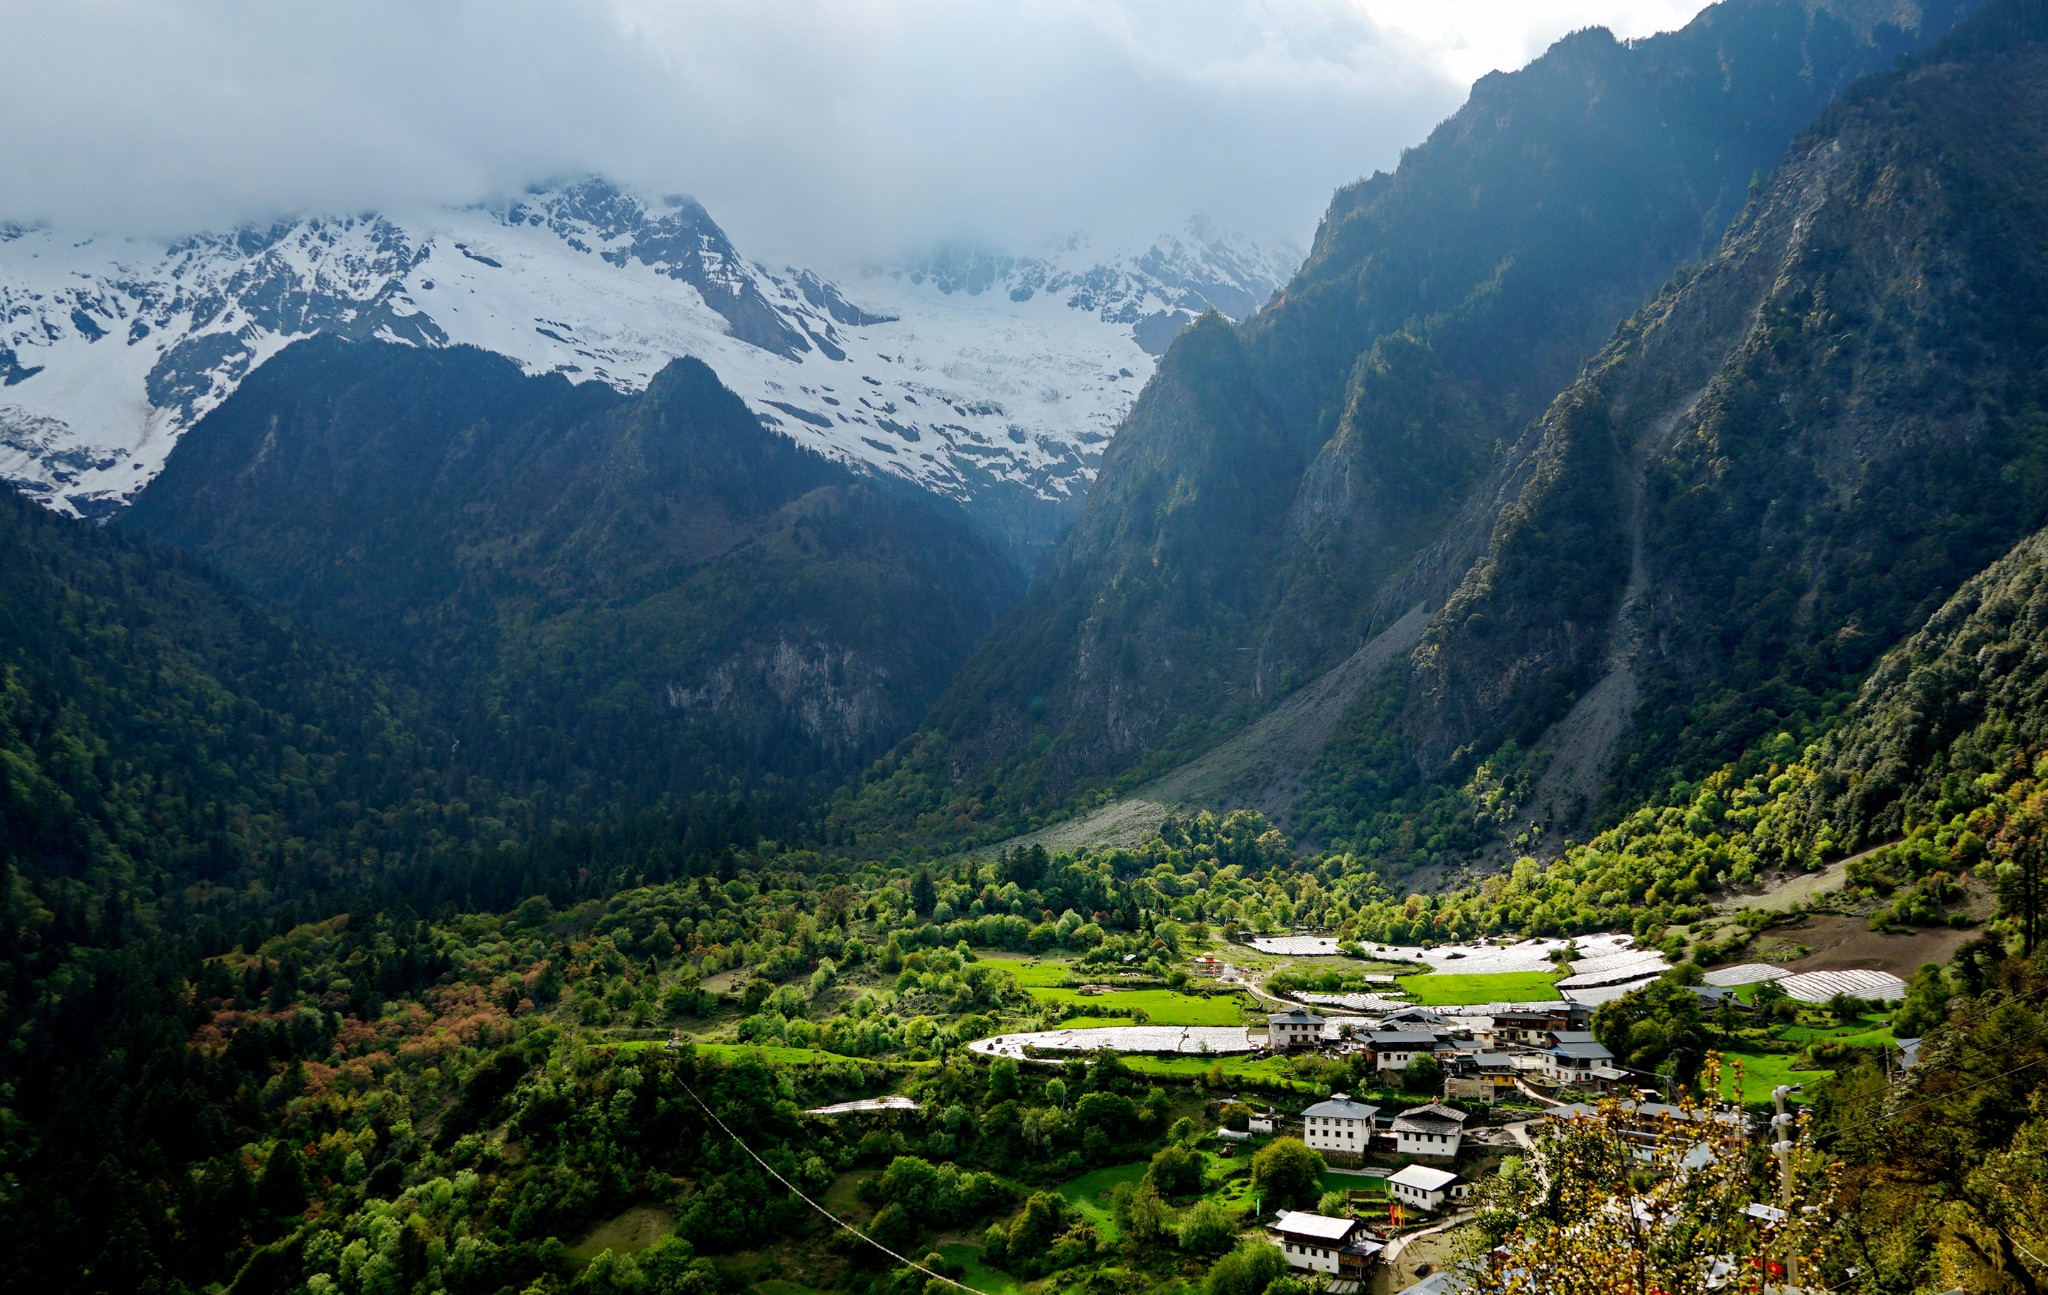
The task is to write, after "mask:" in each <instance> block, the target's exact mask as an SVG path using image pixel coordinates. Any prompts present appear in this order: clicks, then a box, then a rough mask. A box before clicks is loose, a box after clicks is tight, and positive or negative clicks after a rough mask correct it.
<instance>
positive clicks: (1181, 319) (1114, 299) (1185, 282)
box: [887, 223, 1301, 356]
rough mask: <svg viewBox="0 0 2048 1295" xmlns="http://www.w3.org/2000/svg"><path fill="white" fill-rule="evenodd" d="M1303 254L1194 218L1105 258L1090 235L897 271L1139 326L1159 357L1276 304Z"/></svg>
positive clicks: (941, 256)
mask: <svg viewBox="0 0 2048 1295" xmlns="http://www.w3.org/2000/svg"><path fill="white" fill-rule="evenodd" d="M1300 260H1301V258H1300V257H1299V255H1297V254H1295V253H1293V252H1292V251H1291V250H1288V249H1270V248H1263V247H1260V246H1259V245H1257V244H1255V243H1253V242H1251V241H1250V240H1249V239H1245V238H1242V237H1237V236H1232V235H1225V234H1216V233H1213V232H1211V231H1209V230H1208V229H1207V228H1206V227H1204V226H1203V225H1201V224H1199V223H1191V224H1190V225H1189V227H1188V229H1187V230H1186V231H1185V232H1184V233H1183V234H1181V235H1169V236H1168V237H1166V238H1162V239H1159V240H1158V241H1156V242H1154V243H1151V244H1149V245H1147V246H1145V247H1142V248H1139V249H1136V250H1126V251H1120V252H1109V253H1107V254H1097V253H1096V252H1095V250H1094V249H1093V248H1092V247H1091V246H1090V240H1089V239H1088V238H1086V237H1085V236H1082V235H1076V236H1074V237H1072V238H1070V239H1068V240H1066V242H1065V243H1063V244H1062V245H1060V246H1059V247H1057V248H1054V249H1052V250H1050V251H1048V252H1047V253H1046V254H1044V255H1041V256H1030V257H1014V256H1007V255H1004V254H1002V253H1000V252H992V251H989V250H987V249H984V248H980V247H977V246H974V245H972V244H949V245H946V246H944V247H940V248H937V249H935V250H934V251H932V252H931V253H930V254H929V255H927V256H924V257H922V258H918V259H916V260H914V261H912V262H911V263H909V264H907V265H905V266H902V267H900V268H898V269H894V270H892V271H888V272H887V273H889V274H890V275H891V277H893V278H897V279H901V280H904V281H907V282H909V283H911V284H913V285H917V286H930V287H932V288H935V289H937V290H938V291H939V292H941V293H944V294H947V295H952V294H954V293H964V294H966V295H968V296H978V295H980V294H982V293H985V292H987V293H1000V294H1002V295H1003V296H1006V297H1008V298H1009V299H1010V300H1011V301H1012V302H1020V303H1021V302H1026V301H1030V300H1031V299H1032V298H1034V297H1036V296H1038V295H1040V294H1044V295H1047V296H1051V297H1054V298H1056V299H1058V300H1059V301H1060V302H1061V303H1062V304H1063V305H1065V306H1066V307H1067V308H1068V309H1071V310H1078V311H1084V312H1087V313H1090V314H1093V315H1095V316H1096V317H1097V318H1099V319H1100V320H1101V321H1102V322H1103V323H1105V324H1111V325H1117V326H1122V327H1127V328H1130V329H1131V330H1132V333H1133V336H1134V337H1135V338H1136V340H1137V341H1138V343H1139V344H1140V345H1141V346H1143V347H1144V349H1145V350H1146V351H1147V352H1148V353H1150V354H1152V355H1155V356H1157V355H1163V354H1164V353H1165V351H1166V345H1167V343H1168V342H1170V341H1172V340H1173V336H1174V334H1175V333H1177V332H1179V331H1180V329H1181V328H1182V327H1183V326H1185V325H1186V324H1187V323H1188V322H1189V321H1190V320H1192V319H1194V318H1195V317H1196V316H1197V315H1200V314H1201V313H1202V312H1204V311H1206V310H1220V311H1222V312H1223V313H1224V314H1226V315H1228V316H1230V317H1231V318H1232V319H1242V318H1244V317H1245V316H1246V315H1249V314H1251V313H1252V312H1253V311H1255V310H1257V309H1258V308H1259V307H1260V306H1263V305H1264V304H1266V299H1267V298H1269V297H1271V296H1272V295H1273V292H1274V290H1275V289H1276V288H1277V287H1278V286H1279V285H1280V284H1282V283H1285V282H1286V281H1287V278H1288V276H1290V275H1292V274H1293V273H1294V270H1295V267H1296V266H1297V265H1298V264H1299V263H1300Z"/></svg>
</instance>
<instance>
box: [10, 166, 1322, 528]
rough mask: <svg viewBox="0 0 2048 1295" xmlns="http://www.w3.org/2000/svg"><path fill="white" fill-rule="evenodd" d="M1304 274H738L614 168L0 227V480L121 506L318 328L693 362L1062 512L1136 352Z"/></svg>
mask: <svg viewBox="0 0 2048 1295" xmlns="http://www.w3.org/2000/svg"><path fill="white" fill-rule="evenodd" d="M1294 259H1295V258H1294V257H1293V256H1292V254H1290V253H1286V252H1279V253H1274V252H1268V251H1265V250H1263V249H1260V248H1257V247H1255V246H1253V245H1250V244H1248V243H1246V242H1245V241H1244V240H1242V239H1235V238H1229V237H1223V236H1217V235H1211V234H1208V233H1206V232H1200V231H1194V230H1191V231H1189V232H1188V233H1186V234H1184V235H1181V236H1175V237H1170V238H1165V239H1161V240H1158V241H1157V242H1155V243H1153V244H1152V245H1150V246H1148V247H1145V248H1140V249H1135V250H1133V249H1091V248H1089V247H1088V246H1087V245H1086V244H1085V242H1082V241H1081V240H1069V241H1068V242H1067V243H1065V244H1062V245H1061V246H1060V247H1059V248H1057V249H1055V250H1054V252H1053V253H1052V254H1050V255H1048V256H1046V257H1038V258H1011V257H994V256H989V255H986V254H982V253H975V252H967V251H960V250H953V251H950V252H946V253H943V254H937V255H934V256H931V257H928V258H926V259H924V260H922V261H920V262H917V263H914V264H910V265H906V266H896V267H866V268H864V269H863V270H861V271H857V272H855V273H853V274H852V275H850V276H846V277H845V279H844V282H843V287H842V285H841V284H835V283H834V282H832V281H828V280H827V279H825V278H823V277H821V276H820V275H818V274H816V273H813V272H811V271H808V270H797V269H784V270H770V269H769V268H767V267H765V266H763V265H760V264H758V263H756V262H754V261H751V260H749V259H747V258H746V257H744V256H743V255H742V254H741V253H740V252H739V250H738V249H737V248H736V247H734V245H733V244H732V242H731V241H730V240H729V239H728V238H727V236H726V234H725V232H724V231H723V230H721V229H720V228H719V227H718V226H717V224H716V223H714V222H713V221H712V219H711V217H710V215H709V214H708V213H706V212H705V211H704V209H703V208H702V207H700V206H698V205H697V204H696V203H694V202H690V201H689V200H687V199H682V198H663V199H649V198H645V197H642V196H638V195H632V194H627V193H624V192H622V191H620V190H618V189H616V188H614V187H613V186H611V185H609V184H607V183H605V182H604V181H601V180H586V181H582V182H580V183H577V184H573V185H568V186H563V187H557V188H550V189H543V190H537V191H534V192H531V193H528V194H526V195H524V196H523V197H522V198H521V199H519V200H518V201H516V202H512V203H506V204H499V205H492V206H477V207H467V208H460V209H448V210H439V211H432V212H425V213H416V214H413V215H409V216H403V217H386V216H381V215H359V216H349V217H343V218H337V219H317V218H309V219H304V220H299V221H295V222H291V223H287V224H280V225H275V226H271V227H268V228H260V229H259V228H253V227H252V228H246V229H241V230H235V231H230V232H228V233H224V234H207V235H201V236H197V237H193V238H187V239H183V240H179V241H177V242H173V243H163V242H152V241H148V240H141V239H132V238H81V237H74V236H71V235H68V234H66V233H65V232H63V231H59V230H53V229H48V228H41V227H37V228H25V227H22V226H0V477H4V478H6V479H7V480H9V481H12V482H14V483H15V484H16V485H18V486H19V487H21V488H22V489H24V490H25V491H26V492H28V493H29V494H31V495H33V496H35V497H37V498H40V499H42V500H43V501H44V502H46V503H48V504H49V505H50V506H52V507H54V508H56V509H58V510H60V511H64V512H69V513H78V514H85V515H105V514H107V513H109V512H112V511H114V510H117V509H118V508H119V507H121V506H122V504H124V503H125V502H126V501H127V500H128V499H129V498H130V497H131V496H132V495H133V494H134V493H135V492H136V491H137V490H139V489H141V488H142V487H143V486H144V485H146V484H147V483H148V482H149V481H150V479H151V478H153V477H154V476H155V475H156V473H157V472H158V471H159V470H161V468H162V466H163V463H164V460H165V458H166V456H167V455H168V454H169V453H170V451H171V448H172V447H173V446H174V445H175V444H176V443H177V439H178V437H179V435H180V434H182V433H183V432H184V431H185V430H186V429H187V428H189V427H191V426H192V425H193V424H194V423H195V422H197V421H198V420H199V419H200V418H202V417H204V416H205V414H206V413H207V412H208V411H209V410H211V409H213V408H214V407H216V406H217V405H219V403H220V402H221V401H222V400H224V399H226V398H227V396H228V395H229V394H231V393H232V392H233V391H234V389H235V387H236V386H237V385H238V384H239V383H240V382H241V381H242V379H244V378H245V377H247V376H248V374H249V373H250V372H252V371H253V370H254V369H255V368H257V367H258V366H259V365H261V364H263V363H264V362H265V361H266V360H268V359H270V358H271V357H272V356H274V355H276V354H277V353H278V352H279V351H280V350H282V349H284V347H286V346H288V345H290V344H291V343H292V342H293V341H296V340H298V339H300V338H303V337H308V336H311V335H313V334H315V333H322V332H326V333H339V334H342V335H345V336H349V337H354V338H360V339H378V340H383V341H387V342H394V343H400V344H405V345H416V346H452V345H470V346H476V347H481V348H483V349H485V350H489V351H494V352H497V353H499V354H502V355H506V356H509V357H511V358H513V359H515V360H517V361H518V362H519V364H520V365H521V366H522V367H523V368H524V369H525V370H526V371H528V372H529V373H561V374H564V375H566V376H568V377H569V378H570V379H571V380H573V381H579V382H581V381H599V382H605V383H609V384H611V385H612V386H615V387H618V388H620V389H622V390H638V389H640V388H643V387H645V386H646V384H647V383H648V381H649V380H650V379H651V378H652V377H653V376H654V374H655V373H657V372H658V371H660V369H661V368H662V367H663V366H664V365H666V364H667V363H668V362H669V361H670V360H672V359H674V358H676V357H678V356H682V355H692V356H696V357H697V358H699V359H701V360H703V361H704V362H705V363H707V364H708V365H710V366H711V368H712V369H713V370H714V371H716V372H717V373H718V375H719V377H720V378H721V379H722V380H723V381H724V382H725V383H726V385H728V386H729V387H731V388H732V389H733V390H734V391H736V392H738V393H739V395H740V396H741V397H742V398H743V399H744V400H746V401H747V402H748V404H749V405H751V406H752V407H753V409H754V410H755V412H756V413H757V414H759V415H760V417H761V419H762V421H763V422H764V423H765V424H766V425H768V426H770V427H772V428H774V429H775V430H777V431H779V432H782V433H784V434H785V435H788V436H790V437H791V438H793V439H795V440H797V441H799V442H802V443H803V444H806V445H809V446H811V447H813V448H814V449H817V450H819V451H820V452H822V453H824V454H826V455H828V456H829V457H832V458H834V459H838V460H840V461H842V462H847V463H851V464H855V465H859V466H861V467H864V468H867V469H870V470H873V471H877V472H884V473H889V474H892V475H895V476H899V477H903V478H906V479H908V480H910V481H913V482H916V483H917V484H919V485H921V486H923V487H925V488H926V489H929V490H931V491H933V492H935V493H937V494H940V495H944V496H947V497H949V498H953V499H956V500H959V501H961V502H963V503H968V504H970V505H971V504H974V503H976V502H979V501H990V502H991V503H992V504H993V505H995V506H998V507H1004V508H1008V509H1011V510H1013V511H1014V510H1016V509H1017V508H1020V507H1022V508H1024V509H1026V510H1030V509H1032V508H1041V509H1042V510H1048V511H1050V512H1051V513H1055V514H1059V513H1064V512H1069V511H1071V509H1072V507H1073V506H1074V505H1075V504H1076V503H1077V502H1078V500H1079V499H1080V497H1081V495H1082V494H1083V493H1085V491H1086V488H1087V485H1088V483H1089V482H1090V481H1091V480H1092V479H1093V477H1094V473H1095V470H1096V467H1097V465H1098V464H1099V463H1100V461H1101V458H1102V451H1103V448H1104V446H1106V445H1107V443H1108V441H1109V438H1110V436H1111V435H1112V433H1113V432H1114V431H1115V429H1116V426H1117V424H1118V422H1119V421H1120V420H1121V418H1122V417H1123V415H1124V413H1125V411H1126V410H1127V409H1128V408H1129V407H1130V405H1131V402H1132V401H1133V400H1134V399H1135V398H1136V396H1137V393H1138V390H1139V388H1140V387H1141V386H1142V385H1143V384H1144V382H1145V380H1146V378H1147V377H1149V376H1150V374H1151V372H1152V368H1153V356H1152V354H1151V353H1150V352H1149V351H1148V349H1147V344H1149V345H1150V346H1151V347H1152V349H1153V350H1158V349H1161V348H1163V344H1164V341H1165V339H1167V338H1169V337H1170V336H1171V335H1172V333H1173V332H1174V331H1176V330H1177V329H1178V328H1179V327H1180V326H1181V325H1182V324H1184V323H1185V322H1186V321H1187V320H1188V319H1191V318H1193V317H1194V315H1195V314H1198V313H1200V312H1201V311H1202V310H1205V309H1209V308H1211V307H1215V308H1219V309H1224V310H1226V311H1227V312H1228V313H1231V314H1234V315H1238V314H1243V313H1245V312H1247V311H1249V310H1251V309H1256V308H1257V306H1259V305H1260V304H1263V302H1264V301H1265V299H1266V298H1267V297H1268V296H1270V295H1271V293H1272V292H1273V290H1274V289H1275V288H1276V287H1277V286H1278V285H1279V283H1280V282H1281V281H1282V280H1283V279H1284V278H1285V277H1286V276H1287V275H1288V274H1289V273H1290V272H1291V271H1292V268H1293V264H1294ZM1141 343H1142V344H1141Z"/></svg>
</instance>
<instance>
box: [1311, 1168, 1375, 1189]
mask: <svg viewBox="0 0 2048 1295" xmlns="http://www.w3.org/2000/svg"><path fill="white" fill-rule="evenodd" d="M1321 1182H1322V1184H1323V1190H1324V1191H1326V1192H1383V1191H1385V1190H1387V1180H1386V1179H1384V1178H1374V1177H1372V1176H1370V1175H1367V1174H1338V1173H1330V1172H1328V1171H1325V1172H1324V1173H1323V1176H1322V1179H1321Z"/></svg>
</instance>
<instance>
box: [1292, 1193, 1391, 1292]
mask: <svg viewBox="0 0 2048 1295" xmlns="http://www.w3.org/2000/svg"><path fill="white" fill-rule="evenodd" d="M1266 1230H1267V1231H1268V1232H1270V1233H1272V1234H1273V1243H1274V1244H1275V1245H1277V1246H1279V1247H1280V1250H1281V1252H1282V1253H1283V1254H1285V1255H1286V1256H1287V1263H1288V1266H1290V1267H1293V1268H1305V1269H1307V1270H1308V1271H1310V1272H1319V1273H1329V1274H1330V1275H1331V1276H1333V1277H1338V1278H1343V1279H1347V1280H1362V1279H1364V1278H1365V1277H1366V1276H1367V1275H1368V1270H1369V1269H1370V1268H1371V1266H1372V1264H1373V1263H1374V1261H1375V1260H1376V1259H1377V1258H1378V1257H1379V1253H1380V1251H1381V1250H1383V1249H1385V1248H1386V1247H1384V1246H1382V1245H1381V1244H1380V1243H1379V1242H1377V1241H1374V1240H1373V1239H1372V1238H1371V1237H1370V1236H1368V1235H1367V1234H1366V1231H1365V1225H1364V1224H1363V1223H1360V1222H1359V1221H1358V1220H1357V1219H1336V1218H1331V1217H1329V1216H1328V1215H1326V1214H1309V1213H1306V1212H1304V1211H1301V1210H1288V1211H1287V1212H1286V1213H1284V1214H1282V1215H1281V1216H1280V1217H1279V1218H1278V1219H1275V1220H1274V1221H1273V1222H1271V1223H1269V1224H1267V1225H1266Z"/></svg>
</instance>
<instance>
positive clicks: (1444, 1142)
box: [1394, 1130, 1465, 1156]
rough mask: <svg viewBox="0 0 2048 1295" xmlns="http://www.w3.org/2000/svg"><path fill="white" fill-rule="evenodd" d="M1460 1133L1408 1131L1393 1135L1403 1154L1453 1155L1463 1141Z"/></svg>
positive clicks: (1463, 1136) (1463, 1138)
mask: <svg viewBox="0 0 2048 1295" xmlns="http://www.w3.org/2000/svg"><path fill="white" fill-rule="evenodd" d="M1464 1140H1465V1135H1464V1134H1462V1133H1449V1134H1439V1133H1409V1132H1407V1131H1406V1130H1403V1131H1402V1132H1400V1133H1397V1134H1395V1135H1394V1144H1395V1146H1396V1147H1397V1148H1398V1149H1399V1150H1400V1152H1401V1154H1402V1155H1404V1156H1455V1155H1457V1154H1458V1147H1459V1145H1460V1144H1461V1143H1462V1142H1464Z"/></svg>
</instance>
